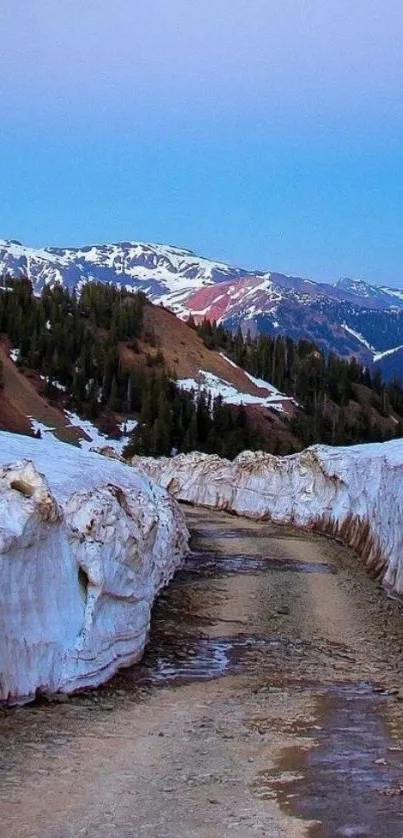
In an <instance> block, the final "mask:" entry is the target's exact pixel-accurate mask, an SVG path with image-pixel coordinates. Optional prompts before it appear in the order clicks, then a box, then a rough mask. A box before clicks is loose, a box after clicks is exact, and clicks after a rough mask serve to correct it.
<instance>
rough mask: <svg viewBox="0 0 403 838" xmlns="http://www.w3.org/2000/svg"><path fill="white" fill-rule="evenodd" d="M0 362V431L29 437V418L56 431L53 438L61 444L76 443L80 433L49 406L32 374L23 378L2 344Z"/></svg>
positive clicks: (62, 415)
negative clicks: (0, 378)
mask: <svg viewBox="0 0 403 838" xmlns="http://www.w3.org/2000/svg"><path fill="white" fill-rule="evenodd" d="M0 359H1V361H2V364H3V381H4V387H3V389H2V390H1V391H0V429H1V430H2V431H14V432H16V433H23V434H31V433H32V426H31V422H30V421H29V417H32V418H33V419H36V420H37V421H38V422H41V423H43V424H44V425H48V426H49V427H52V428H55V429H56V430H57V433H56V436H57V437H58V438H59V439H61V440H62V442H77V441H78V439H79V438H80V437H82V436H83V433H82V432H80V433H78V431H77V429H75V428H71V427H69V422H68V419H67V418H66V416H65V415H64V413H63V412H62V411H61V410H59V409H58V408H57V407H55V406H53V405H51V404H50V403H49V402H48V401H47V399H45V398H44V397H43V396H42V395H41V394H40V392H38V380H37V378H38V377H37V376H35V374H34V375H33V377H32V378H29V377H28V376H27V375H24V374H23V373H22V372H20V370H19V369H18V367H17V366H16V364H15V363H14V361H12V360H11V358H10V357H9V355H8V353H7V349H6V347H5V346H4V345H1V344H0Z"/></svg>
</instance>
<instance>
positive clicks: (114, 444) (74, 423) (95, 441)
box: [65, 410, 138, 454]
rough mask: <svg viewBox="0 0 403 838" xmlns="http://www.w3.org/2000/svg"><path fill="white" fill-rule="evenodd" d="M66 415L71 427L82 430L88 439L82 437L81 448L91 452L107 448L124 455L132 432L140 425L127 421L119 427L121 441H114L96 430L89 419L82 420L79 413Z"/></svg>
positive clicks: (68, 412) (70, 412)
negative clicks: (123, 452)
mask: <svg viewBox="0 0 403 838" xmlns="http://www.w3.org/2000/svg"><path fill="white" fill-rule="evenodd" d="M65 413H66V416H67V418H68V420H69V422H70V425H71V427H73V428H80V429H81V430H82V431H83V432H84V434H85V435H86V437H88V439H85V438H84V437H81V439H80V440H79V444H80V448H82V449H83V450H84V451H90V450H91V449H92V448H105V446H106V447H108V448H113V450H114V451H116V453H117V454H122V451H123V449H124V447H125V446H126V445H127V443H128V441H129V439H130V434H131V432H132V431H133V430H134V429H135V427H136V426H137V424H138V423H137V421H136V420H135V419H127V420H126V422H122V423H121V424H120V426H119V428H120V431H121V433H122V434H123V436H122V437H121V438H120V439H112V438H111V437H109V436H106V434H103V433H102V431H100V430H99V429H98V428H96V427H95V425H93V423H92V422H90V420H89V419H81V418H80V416H78V414H77V413H73V412H72V411H70V410H66V411H65ZM125 428H126V430H125Z"/></svg>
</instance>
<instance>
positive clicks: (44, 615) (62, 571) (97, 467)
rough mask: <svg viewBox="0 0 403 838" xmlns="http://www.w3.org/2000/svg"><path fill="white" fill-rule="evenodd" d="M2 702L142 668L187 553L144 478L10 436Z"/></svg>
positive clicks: (4, 481)
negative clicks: (158, 611) (157, 607)
mask: <svg viewBox="0 0 403 838" xmlns="http://www.w3.org/2000/svg"><path fill="white" fill-rule="evenodd" d="M0 507H1V526H0V573H1V593H0V603H1V607H0V661H1V678H0V699H1V700H3V701H9V702H21V701H26V700H29V699H31V698H33V697H34V696H35V694H36V693H37V691H39V692H41V693H51V692H56V691H62V692H72V691H74V690H76V689H78V688H81V687H84V686H96V685H98V684H101V683H103V682H105V681H106V680H107V679H108V678H110V677H111V676H112V675H113V674H114V672H116V670H117V669H118V668H119V667H121V666H128V665H131V664H133V663H135V662H136V661H138V660H139V658H140V657H141V655H142V653H143V649H144V645H145V642H146V638H147V634H148V630H149V624H150V613H151V606H152V603H153V601H154V598H155V596H156V595H157V593H158V591H159V590H160V589H161V588H162V587H163V586H164V585H165V584H166V583H167V582H168V581H169V579H170V578H171V577H172V575H173V573H174V571H175V569H176V568H177V567H178V566H179V565H180V563H181V561H182V558H183V556H184V554H185V552H186V550H187V540H188V532H187V529H186V526H185V523H184V519H183V516H182V513H181V511H180V509H179V507H178V506H177V504H176V503H175V501H174V500H173V499H172V498H171V497H170V496H169V495H168V494H167V493H166V492H165V491H164V490H163V489H161V488H159V487H158V486H156V485H155V484H154V483H153V482H152V481H151V480H150V479H149V478H148V477H147V476H146V475H145V474H144V473H143V472H142V471H140V470H138V469H132V468H130V467H128V466H125V465H122V464H121V463H119V462H116V461H114V460H109V459H107V458H105V457H101V456H99V455H97V454H91V453H86V452H83V451H80V450H79V449H77V448H74V447H73V446H70V445H64V444H63V443H59V442H56V440H54V439H53V438H52V437H51V436H47V437H46V439H44V440H38V439H31V438H29V437H24V436H20V435H16V434H8V433H1V434H0Z"/></svg>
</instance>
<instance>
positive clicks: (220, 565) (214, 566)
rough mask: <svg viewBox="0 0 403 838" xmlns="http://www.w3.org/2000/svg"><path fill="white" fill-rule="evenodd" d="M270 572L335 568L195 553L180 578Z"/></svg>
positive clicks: (270, 558) (332, 568)
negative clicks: (190, 575)
mask: <svg viewBox="0 0 403 838" xmlns="http://www.w3.org/2000/svg"><path fill="white" fill-rule="evenodd" d="M269 571H278V572H279V573H281V572H283V573H284V572H291V573H292V572H294V573H334V574H335V573H337V568H336V567H335V566H334V565H331V564H329V563H326V562H307V561H298V559H291V558H288V557H285V558H279V557H274V556H260V555H257V556H254V555H249V556H245V555H242V554H240V555H225V556H223V555H220V554H218V553H207V552H205V551H204V550H202V551H200V552H198V551H197V550H194V551H192V553H191V554H190V555H189V556H188V557H187V559H186V564H185V566H184V568H183V570H182V571H180V572H179V574H178V575H179V577H180V576H181V574H182V577H183V576H184V577H185V578H188V576H189V574H192V575H197V576H204V577H208V576H221V575H223V574H228V573H237V574H242V573H267V572H269Z"/></svg>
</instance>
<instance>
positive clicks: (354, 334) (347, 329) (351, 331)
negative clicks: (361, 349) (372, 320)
mask: <svg viewBox="0 0 403 838" xmlns="http://www.w3.org/2000/svg"><path fill="white" fill-rule="evenodd" d="M342 329H344V331H345V332H348V334H349V335H352V337H353V338H356V339H357V340H358V341H359V342H360V343H362V344H363V346H366V348H367V349H369V351H370V352H375V349H374V347H373V346H371V344H370V343H368V341H367V340H366V339H365V338H364V335H361V334H360V332H356V331H355V329H351V327H350V326H348V325H347V323H342Z"/></svg>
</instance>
